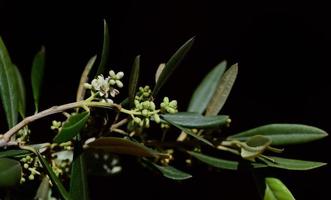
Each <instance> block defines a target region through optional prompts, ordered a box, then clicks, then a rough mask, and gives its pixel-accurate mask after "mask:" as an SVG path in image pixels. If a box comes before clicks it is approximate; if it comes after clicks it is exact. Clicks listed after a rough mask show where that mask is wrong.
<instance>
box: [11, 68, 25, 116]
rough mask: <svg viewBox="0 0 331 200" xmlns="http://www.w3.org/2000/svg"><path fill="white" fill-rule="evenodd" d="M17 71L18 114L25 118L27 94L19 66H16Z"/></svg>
mask: <svg viewBox="0 0 331 200" xmlns="http://www.w3.org/2000/svg"><path fill="white" fill-rule="evenodd" d="M13 67H14V70H15V73H14V74H15V80H16V91H17V101H18V102H17V103H18V112H19V113H20V115H21V117H22V118H24V117H25V110H26V93H25V85H24V81H23V78H22V75H21V73H20V71H19V70H18V68H17V66H16V65H14V66H13Z"/></svg>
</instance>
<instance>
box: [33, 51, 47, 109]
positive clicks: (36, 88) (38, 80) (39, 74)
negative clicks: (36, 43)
mask: <svg viewBox="0 0 331 200" xmlns="http://www.w3.org/2000/svg"><path fill="white" fill-rule="evenodd" d="M44 71H45V48H44V47H42V48H41V50H40V51H39V52H38V53H37V54H36V55H35V57H34V59H33V63H32V71H31V84H32V93H33V99H34V104H35V110H36V112H38V109H39V99H40V92H41V86H42V80H43V77H44Z"/></svg>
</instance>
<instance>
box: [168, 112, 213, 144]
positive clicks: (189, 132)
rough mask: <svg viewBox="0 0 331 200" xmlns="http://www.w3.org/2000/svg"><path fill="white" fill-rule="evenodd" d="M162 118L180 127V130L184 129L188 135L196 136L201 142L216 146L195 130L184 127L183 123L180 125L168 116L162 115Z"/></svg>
mask: <svg viewBox="0 0 331 200" xmlns="http://www.w3.org/2000/svg"><path fill="white" fill-rule="evenodd" d="M162 119H164V120H165V121H166V122H168V123H169V124H171V125H173V126H174V127H176V128H178V129H180V130H182V131H183V132H185V133H186V134H188V135H190V136H192V137H194V138H195V139H197V140H200V141H201V142H203V143H205V144H208V145H209V146H212V147H214V145H213V144H212V143H211V142H209V141H208V140H206V139H205V138H203V137H201V136H199V135H197V134H196V133H194V132H193V131H191V130H190V129H188V128H185V127H183V126H181V125H178V124H177V123H176V122H174V121H172V120H170V119H166V118H164V117H162Z"/></svg>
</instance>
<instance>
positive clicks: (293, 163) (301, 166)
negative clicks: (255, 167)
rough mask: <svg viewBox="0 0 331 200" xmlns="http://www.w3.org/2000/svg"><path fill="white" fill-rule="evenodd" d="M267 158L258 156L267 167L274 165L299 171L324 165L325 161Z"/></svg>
mask: <svg viewBox="0 0 331 200" xmlns="http://www.w3.org/2000/svg"><path fill="white" fill-rule="evenodd" d="M267 158H269V159H265V158H263V157H259V159H261V160H262V161H263V162H264V163H266V164H267V165H268V166H269V167H275V168H281V169H287V170H301V171H303V170H311V169H315V168H318V167H322V166H324V165H326V163H322V162H313V161H305V160H294V159H288V158H280V157H275V156H268V157H267ZM270 159H271V160H272V161H271V160H270Z"/></svg>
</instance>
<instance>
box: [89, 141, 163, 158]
mask: <svg viewBox="0 0 331 200" xmlns="http://www.w3.org/2000/svg"><path fill="white" fill-rule="evenodd" d="M86 148H88V149H90V150H102V151H104V152H109V153H118V154H126V155H132V156H142V157H158V156H160V155H161V154H159V153H158V152H156V151H154V150H152V149H150V148H148V147H146V146H144V145H143V144H140V143H137V142H133V141H131V140H128V139H124V138H118V137H101V138H98V139H96V140H95V141H93V142H90V143H87V144H86Z"/></svg>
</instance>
